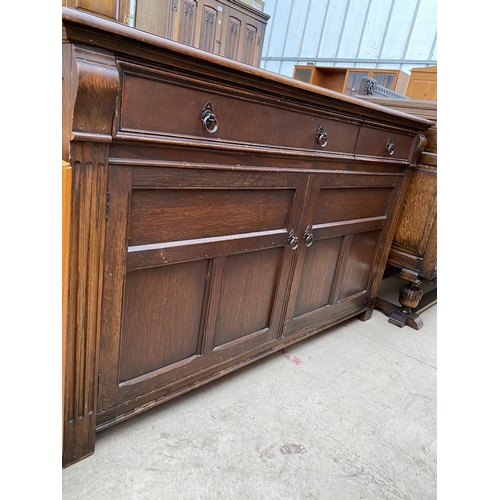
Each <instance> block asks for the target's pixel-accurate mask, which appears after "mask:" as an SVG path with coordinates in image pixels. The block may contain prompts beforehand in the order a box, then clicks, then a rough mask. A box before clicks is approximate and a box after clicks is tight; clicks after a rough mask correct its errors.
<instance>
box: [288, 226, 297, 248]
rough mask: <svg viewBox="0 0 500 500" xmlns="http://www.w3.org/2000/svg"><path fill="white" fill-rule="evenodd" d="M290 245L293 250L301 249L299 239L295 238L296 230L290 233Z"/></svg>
mask: <svg viewBox="0 0 500 500" xmlns="http://www.w3.org/2000/svg"><path fill="white" fill-rule="evenodd" d="M288 245H289V246H290V248H291V249H292V250H297V248H298V247H299V239H298V238H297V236H295V230H294V229H292V230H291V231H290V233H288Z"/></svg>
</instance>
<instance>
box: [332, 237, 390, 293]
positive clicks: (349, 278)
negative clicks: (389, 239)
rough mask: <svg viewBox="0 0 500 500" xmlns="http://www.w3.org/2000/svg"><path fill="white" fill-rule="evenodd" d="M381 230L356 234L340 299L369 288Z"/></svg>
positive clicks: (346, 265) (348, 256) (350, 249)
mask: <svg viewBox="0 0 500 500" xmlns="http://www.w3.org/2000/svg"><path fill="white" fill-rule="evenodd" d="M380 233H381V231H370V232H367V233H359V234H355V235H354V236H353V238H352V243H351V246H350V248H349V253H348V255H347V261H346V263H345V270H344V274H343V278H342V282H341V286H340V292H339V296H338V299H339V300H341V299H344V298H346V297H350V296H351V295H354V294H356V293H359V292H362V291H363V290H366V289H367V286H368V279H369V277H370V272H371V270H372V265H373V261H374V259H375V253H376V251H377V250H378V241H379V238H380Z"/></svg>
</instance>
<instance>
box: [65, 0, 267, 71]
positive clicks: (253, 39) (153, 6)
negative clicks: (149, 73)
mask: <svg viewBox="0 0 500 500" xmlns="http://www.w3.org/2000/svg"><path fill="white" fill-rule="evenodd" d="M63 5H66V6H67V7H73V8H77V9H81V10H84V11H88V12H92V13H93V14H98V15H100V16H103V17H106V18H109V19H111V20H115V21H118V22H121V23H124V24H127V25H130V26H134V27H136V28H138V29H141V30H144V31H147V32H148V33H153V34H155V35H159V36H162V37H166V38H169V39H171V40H175V41H178V42H181V43H184V44H187V45H191V46H193V47H198V48H200V49H202V50H206V51H208V52H213V53H214V54H219V55H221V56H224V57H228V58H229V59H234V60H236V61H240V62H243V63H245V64H250V65H253V66H259V65H260V59H261V55H262V47H263V43H264V35H265V31H266V25H267V21H268V20H269V16H268V15H267V14H265V13H264V12H263V7H262V5H261V3H260V2H256V6H257V7H260V8H253V7H252V6H251V5H253V3H250V2H249V3H246V2H240V1H238V0H136V1H135V4H132V10H133V12H132V11H131V2H130V0H105V1H102V0H63Z"/></svg>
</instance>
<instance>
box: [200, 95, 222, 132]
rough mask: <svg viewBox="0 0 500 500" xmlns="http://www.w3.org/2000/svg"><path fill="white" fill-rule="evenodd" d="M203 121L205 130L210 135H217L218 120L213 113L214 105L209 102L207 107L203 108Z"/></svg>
mask: <svg viewBox="0 0 500 500" xmlns="http://www.w3.org/2000/svg"><path fill="white" fill-rule="evenodd" d="M201 121H202V122H203V126H204V127H205V130H206V131H207V132H208V133H209V134H215V132H217V129H218V128H219V123H218V122H217V118H216V117H215V114H214V112H213V111H212V104H211V103H210V102H207V103H206V104H205V107H204V108H203V112H202V113H201Z"/></svg>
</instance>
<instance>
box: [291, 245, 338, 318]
mask: <svg viewBox="0 0 500 500" xmlns="http://www.w3.org/2000/svg"><path fill="white" fill-rule="evenodd" d="M341 244H342V238H330V239H325V240H320V241H315V242H314V244H313V245H311V248H309V249H308V250H307V253H306V256H305V261H304V266H303V268H302V274H301V277H300V284H299V290H298V293H297V301H296V303H295V311H294V317H297V316H301V315H302V314H305V313H307V312H310V311H313V310H315V309H319V308H320V307H323V306H326V305H327V304H328V303H329V301H330V295H331V290H332V285H333V279H334V276H335V269H336V268H337V261H338V258H339V255H340V248H341Z"/></svg>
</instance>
